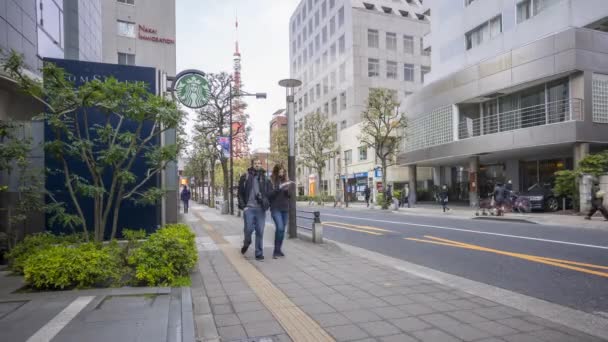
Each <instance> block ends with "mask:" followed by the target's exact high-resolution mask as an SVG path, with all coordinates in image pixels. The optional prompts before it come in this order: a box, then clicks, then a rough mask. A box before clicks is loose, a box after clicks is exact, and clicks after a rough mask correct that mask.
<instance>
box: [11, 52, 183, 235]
mask: <svg viewBox="0 0 608 342" xmlns="http://www.w3.org/2000/svg"><path fill="white" fill-rule="evenodd" d="M22 66H23V60H22V58H21V56H19V55H17V54H11V55H10V56H9V58H8V59H7V60H6V63H5V65H4V70H5V71H6V72H8V74H9V75H10V76H11V78H13V79H15V80H16V81H17V83H18V85H19V87H20V88H21V90H22V91H23V92H24V93H25V94H28V95H30V96H32V97H34V98H36V99H37V100H38V101H40V102H42V103H43V104H44V105H45V109H44V112H43V113H42V114H41V115H40V116H38V117H37V118H39V119H44V120H46V122H47V125H48V126H49V128H50V130H51V131H52V133H53V134H52V137H51V138H50V140H49V141H48V142H47V143H46V146H45V147H46V150H47V152H48V153H49V155H50V156H51V157H52V158H54V159H55V160H56V161H57V162H58V163H59V165H60V167H59V170H52V171H53V172H58V173H60V174H61V175H62V176H63V179H64V183H65V187H66V189H67V192H68V194H69V199H70V202H71V203H70V204H71V206H72V207H73V208H74V210H75V212H76V215H75V216H74V217H76V219H74V220H72V222H71V223H73V224H75V225H78V226H81V227H82V229H83V231H84V232H85V233H86V234H85V236H87V237H88V235H89V234H88V232H89V230H92V231H93V232H94V237H95V240H97V241H101V240H103V238H104V235H105V233H106V227H107V225H108V223H111V225H110V226H111V235H110V236H111V238H114V237H115V236H116V232H117V225H118V217H119V212H120V208H121V205H122V204H123V202H124V201H125V200H132V201H136V202H138V203H142V204H149V203H154V202H156V201H157V200H158V199H160V198H161V197H162V196H163V195H164V190H163V189H160V188H157V187H153V186H150V181H151V180H154V179H155V178H156V177H157V176H158V175H159V174H160V172H161V171H162V170H163V169H165V167H166V165H167V164H168V163H170V162H172V161H174V160H175V159H176V157H177V155H178V153H179V148H180V146H179V145H178V144H174V145H164V146H160V145H159V144H157V143H156V142H157V141H159V140H160V136H161V135H162V134H164V133H165V132H166V131H167V130H170V129H176V128H178V126H179V125H180V123H181V120H182V113H181V112H180V111H179V110H178V109H177V107H176V105H175V104H174V103H173V102H172V101H169V100H166V99H164V98H162V97H159V96H156V95H154V94H151V93H149V92H148V91H147V88H146V85H145V84H144V83H143V82H119V81H117V80H116V79H115V78H112V77H109V78H107V79H105V80H103V81H101V80H94V81H91V82H87V83H85V84H83V85H81V86H79V87H75V85H74V84H73V83H72V82H70V81H69V80H68V78H67V77H66V76H67V74H66V72H65V71H64V70H63V69H61V68H59V67H57V66H55V65H53V64H52V63H45V65H44V66H43V68H42V74H43V76H44V83H42V82H41V81H39V80H36V79H33V78H30V77H29V76H27V75H26V74H25V73H24V72H23V68H22ZM92 109H95V110H97V111H98V112H100V113H101V115H102V118H103V120H102V121H94V120H93V114H92V113H91V111H92ZM140 158H144V159H145V160H146V163H147V169H146V172H144V173H143V176H138V175H136V174H135V173H134V172H133V167H134V164H135V162H136V160H138V159H140ZM69 160H80V161H81V162H82V163H83V165H84V166H85V169H86V171H85V172H84V174H78V173H76V172H75V170H74V169H73V168H74V166H73V163H70V162H68V161H69ZM82 198H88V199H90V200H92V202H93V207H94V210H93V211H94V214H93V219H92V224H93V227H90V226H89V222H87V219H86V216H85V213H84V211H83V209H82V206H81V199H82ZM65 213H66V211H63V212H59V214H65ZM67 213H68V214H70V212H67ZM63 217H65V216H63Z"/></svg>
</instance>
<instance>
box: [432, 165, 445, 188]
mask: <svg viewBox="0 0 608 342" xmlns="http://www.w3.org/2000/svg"><path fill="white" fill-rule="evenodd" d="M442 169H443V167H441V166H433V184H434V185H435V186H441V185H443V182H442V181H443V177H442V176H441V171H442Z"/></svg>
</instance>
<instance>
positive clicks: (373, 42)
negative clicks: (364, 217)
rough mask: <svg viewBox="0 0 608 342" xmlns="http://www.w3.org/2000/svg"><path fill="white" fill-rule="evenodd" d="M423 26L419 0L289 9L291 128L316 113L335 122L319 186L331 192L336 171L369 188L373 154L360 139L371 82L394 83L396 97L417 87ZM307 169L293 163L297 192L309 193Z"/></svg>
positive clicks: (424, 62)
mask: <svg viewBox="0 0 608 342" xmlns="http://www.w3.org/2000/svg"><path fill="white" fill-rule="evenodd" d="M428 31H429V17H428V16H427V15H426V14H424V7H423V6H422V4H421V1H419V0H399V1H396V0H369V1H360V0H314V1H313V0H303V1H301V2H300V4H299V5H298V7H297V8H296V10H295V11H294V13H293V15H292V16H291V19H290V61H291V76H292V77H293V78H296V79H300V80H302V82H303V84H302V86H301V87H299V88H298V89H297V90H296V94H295V102H296V129H297V128H298V127H299V126H301V125H302V122H303V121H304V117H305V116H306V115H308V114H310V113H313V112H320V113H322V114H323V115H325V116H326V117H327V118H329V119H330V120H331V121H333V122H335V123H336V124H337V129H338V136H337V142H336V146H339V147H340V153H339V154H338V155H332V156H329V160H328V163H327V170H326V172H324V177H323V178H326V179H327V180H325V181H323V184H321V189H322V190H323V191H324V192H326V193H329V194H335V193H336V188H337V187H338V188H339V187H340V185H339V184H340V183H341V182H340V176H345V177H347V179H348V180H349V181H348V184H349V185H350V186H351V187H350V189H351V190H353V189H356V190H361V189H362V188H363V187H364V186H365V185H369V186H370V187H373V185H374V172H373V170H374V168H375V167H376V166H377V164H376V163H375V158H374V153H373V151H364V150H365V149H364V148H363V149H361V152H360V153H359V150H360V147H361V145H360V143H359V141H358V139H357V136H358V134H359V130H358V127H359V126H358V125H357V124H358V123H359V122H360V121H361V112H362V111H363V110H364V109H365V107H366V102H367V97H368V93H369V89H370V88H380V87H382V88H388V89H392V90H394V91H395V95H396V96H397V98H398V99H399V101H403V100H404V99H405V98H406V97H407V96H409V95H410V94H412V93H413V92H414V91H416V90H417V89H418V88H419V87H420V86H421V84H422V82H423V79H424V78H425V75H426V74H427V73H428V72H429V71H430V62H431V61H430V57H429V55H430V50H429V49H427V50H424V49H422V37H423V36H424V35H425V34H426V33H427V32H428ZM403 109H405V108H403ZM351 164H352V165H351ZM349 166H350V167H351V169H352V171H351V169H349ZM353 171H355V172H353ZM310 174H311V172H310V170H307V169H306V168H305V167H303V166H299V167H298V172H297V175H298V179H297V180H298V191H299V193H300V194H304V193H308V188H309V187H308V180H309V176H310ZM388 175H389V176H391V177H389V183H397V182H405V181H407V174H406V173H405V172H403V171H396V170H395V172H391V171H389V173H388ZM402 184H403V183H401V184H395V185H396V187H399V186H400V185H402ZM355 185H356V186H357V187H355ZM356 197H357V195H356V194H355V193H353V194H352V198H356Z"/></svg>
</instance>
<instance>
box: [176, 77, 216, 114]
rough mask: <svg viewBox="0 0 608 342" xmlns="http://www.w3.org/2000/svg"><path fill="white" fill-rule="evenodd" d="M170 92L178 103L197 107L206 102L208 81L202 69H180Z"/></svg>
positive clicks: (193, 107)
mask: <svg viewBox="0 0 608 342" xmlns="http://www.w3.org/2000/svg"><path fill="white" fill-rule="evenodd" d="M171 92H172V93H173V98H174V99H176V100H177V101H179V103H181V104H183V105H184V106H186V107H188V108H192V109H198V108H201V107H203V106H204V105H206V104H207V100H208V99H209V82H208V81H207V77H206V76H205V73H204V72H202V71H198V70H186V71H182V72H180V73H179V74H178V75H177V76H176V77H175V81H174V82H173V87H172V89H171Z"/></svg>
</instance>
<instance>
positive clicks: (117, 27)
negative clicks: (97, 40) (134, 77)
mask: <svg viewBox="0 0 608 342" xmlns="http://www.w3.org/2000/svg"><path fill="white" fill-rule="evenodd" d="M102 2H103V62H104V63H112V64H127V65H137V66H146V67H154V68H156V69H157V70H159V71H161V72H165V73H166V74H167V75H169V76H175V68H176V66H175V64H176V53H175V0H102Z"/></svg>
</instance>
